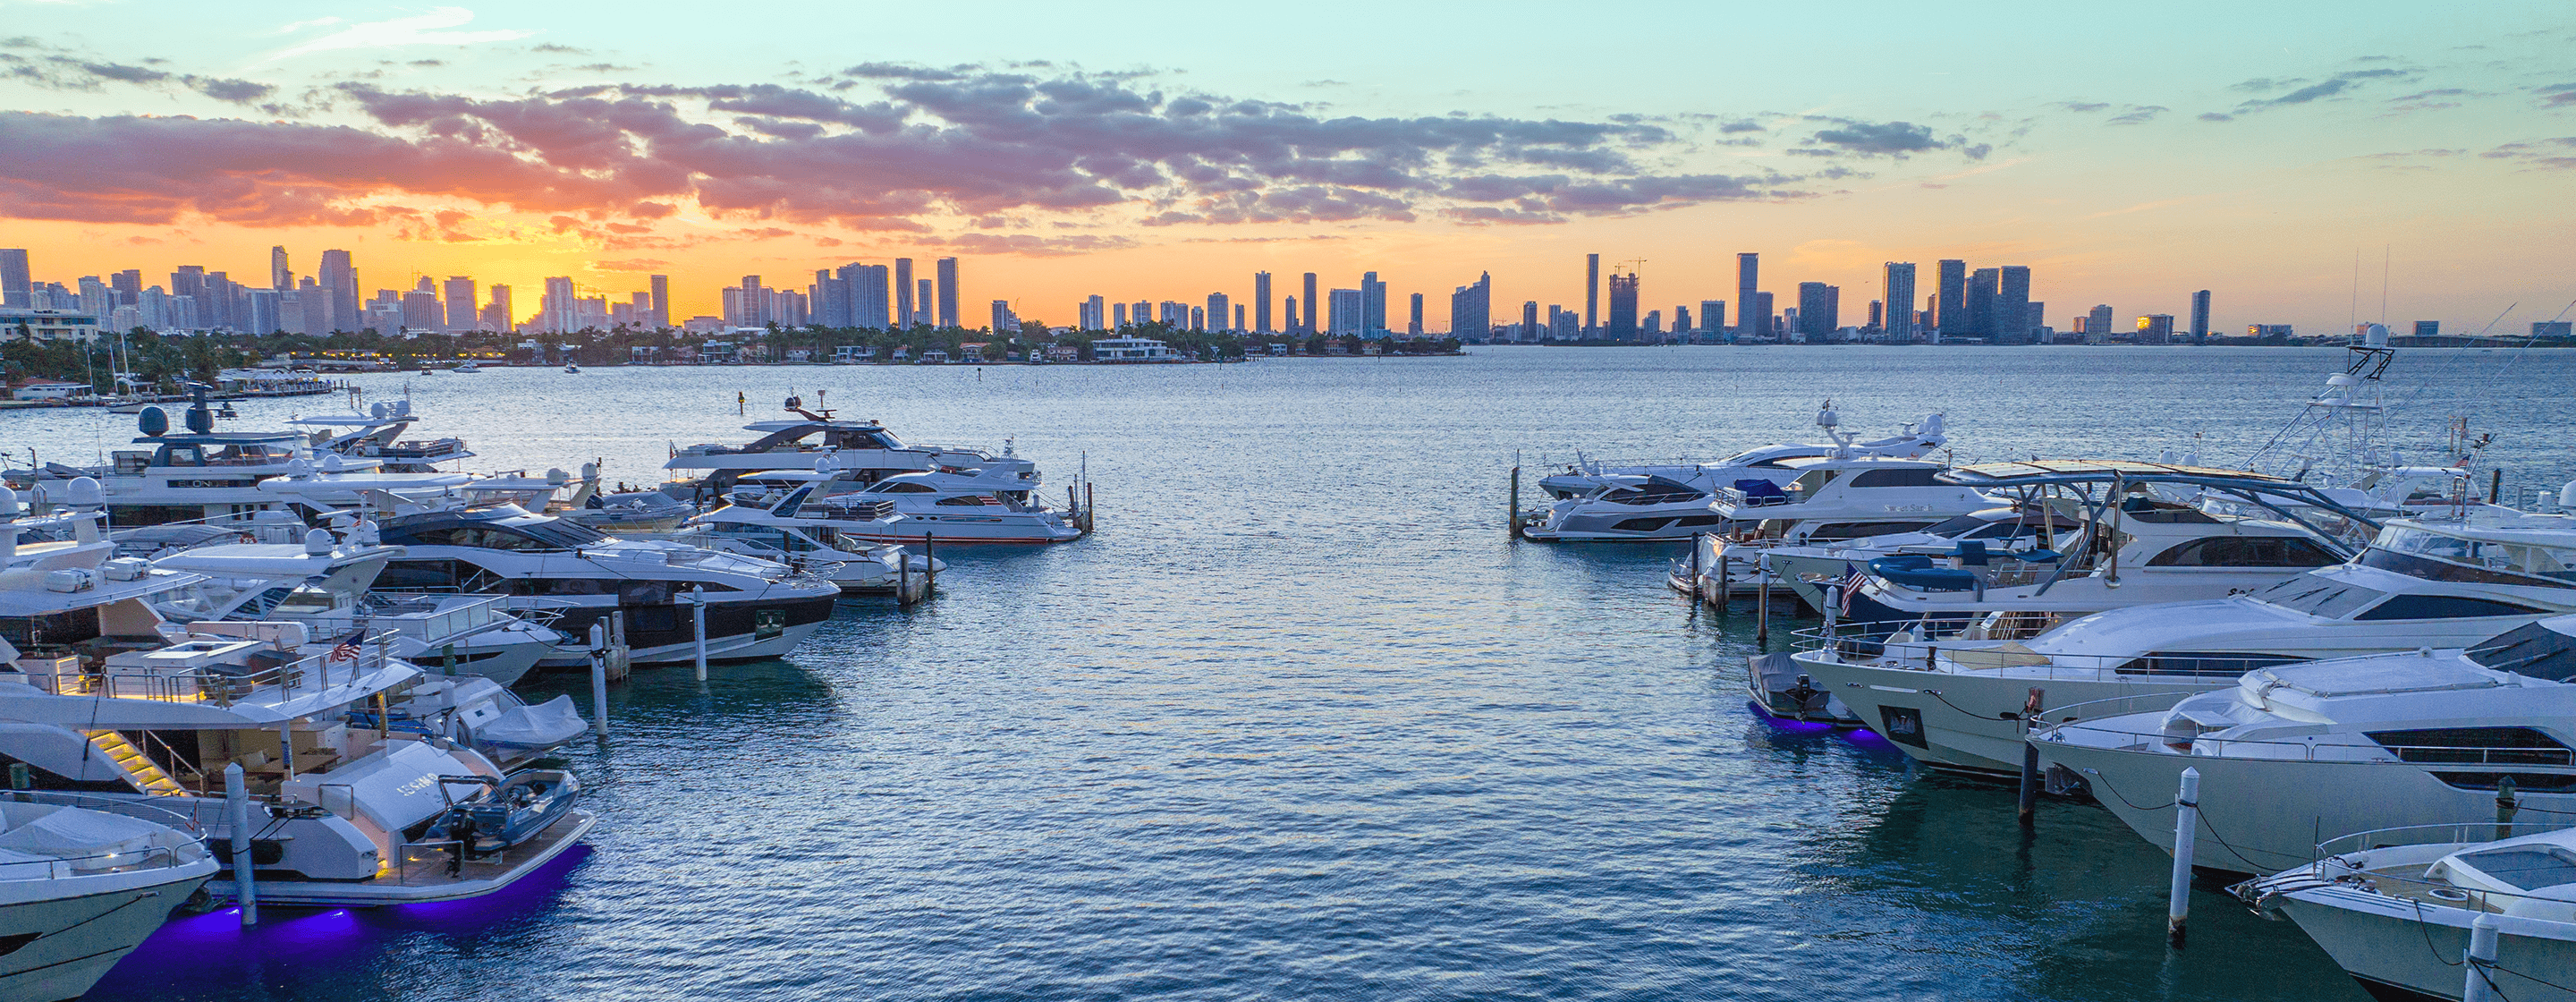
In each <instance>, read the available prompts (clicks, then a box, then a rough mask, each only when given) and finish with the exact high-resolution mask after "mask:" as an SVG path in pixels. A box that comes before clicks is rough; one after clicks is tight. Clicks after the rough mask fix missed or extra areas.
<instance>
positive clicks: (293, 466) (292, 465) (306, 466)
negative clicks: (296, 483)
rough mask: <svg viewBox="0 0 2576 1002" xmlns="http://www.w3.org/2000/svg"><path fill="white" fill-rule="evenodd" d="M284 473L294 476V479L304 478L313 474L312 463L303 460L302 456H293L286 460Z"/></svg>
mask: <svg viewBox="0 0 2576 1002" xmlns="http://www.w3.org/2000/svg"><path fill="white" fill-rule="evenodd" d="M286 475H287V476H290V477H294V478H296V479H298V480H302V479H304V478H306V477H309V476H312V475H313V464H312V463H310V462H307V461H305V459H304V457H302V456H297V457H295V458H293V459H290V460H287V461H286Z"/></svg>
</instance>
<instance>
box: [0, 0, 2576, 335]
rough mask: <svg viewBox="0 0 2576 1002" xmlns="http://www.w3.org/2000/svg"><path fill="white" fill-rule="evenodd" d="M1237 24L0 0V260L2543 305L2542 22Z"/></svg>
mask: <svg viewBox="0 0 2576 1002" xmlns="http://www.w3.org/2000/svg"><path fill="white" fill-rule="evenodd" d="M2056 7H2064V8H2066V9H2054V8H2056ZM1247 10H1250V8H1240V7H1231V6H1220V5H1209V4H1203V3H1141V2H1104V0H1094V2H1086V3H1081V4H1005V3H985V2H976V0H957V2H951V3H946V4H935V5H923V4H901V5H897V4H882V3H861V2H850V0H839V2H832V3H810V4H808V3H760V2H739V3H733V4H727V5H723V6H721V7H720V8H708V7H703V6H701V7H691V8H687V9H685V10H681V9H674V10H673V11H672V12H670V13H659V12H656V11H654V10H653V9H652V8H651V7H650V6H649V5H645V6H640V7H639V6H638V5H635V4H632V3H618V4H608V3H589V2H566V3H544V4H516V5H507V6H502V5H491V6H485V7H479V8H476V7H450V6H428V5H387V4H374V3H351V2H335V3H328V4H325V3H299V2H271V3H263V4H257V5H227V4H205V3H202V2H198V3H161V2H141V0H122V2H118V0H108V2H25V0H0V92H5V96H6V102H7V103H6V105H5V109H6V110H0V234H5V235H0V245H6V246H11V247H26V248H28V249H29V250H30V252H31V257H32V260H33V266H34V272H35V276H36V278H37V279H39V280H44V281H59V282H64V283H66V284H70V283H72V282H74V281H75V280H76V279H77V278H78V277H79V276H81V275H91V274H96V275H104V274H107V273H110V272H113V271H117V270H122V269H125V268H141V269H142V270H143V271H144V273H145V275H146V276H147V279H146V280H147V282H156V283H166V282H167V281H168V279H167V274H168V272H169V271H170V270H171V269H172V268H173V267H175V266H177V265H181V264H201V265H204V266H206V267H207V268H209V269H211V270H227V271H230V272H231V273H232V274H233V275H235V276H236V277H237V279H238V278H240V277H251V278H253V279H254V280H259V279H262V278H264V276H265V274H266V269H267V260H268V254H267V251H268V248H269V247H270V246H271V245H284V246H285V247H286V248H287V249H288V251H289V254H290V256H291V258H292V262H293V266H294V267H295V269H296V271H297V272H299V273H309V272H311V271H313V270H314V266H315V264H316V263H317V262H318V260H319V258H320V253H321V251H322V250H323V249H325V248H334V247H337V248H347V249H349V250H351V251H353V252H354V254H355V257H356V261H357V265H358V268H359V272H360V280H361V287H362V290H363V291H366V292H369V293H372V292H373V291H374V290H375V289H379V288H401V287H408V286H409V285H410V284H411V278H412V276H414V275H418V274H428V275H436V276H445V275H473V276H475V277H476V278H478V279H481V280H482V281H484V282H487V283H490V282H503V283H507V284H509V285H511V286H513V287H514V288H515V289H517V290H522V291H519V292H518V293H517V297H518V301H519V303H520V305H521V306H522V307H523V308H524V309H533V307H534V304H535V300H536V293H537V292H538V290H539V288H540V287H541V284H542V279H543V278H544V277H545V276H549V275H570V276H573V278H574V279H575V281H576V282H577V283H579V285H580V286H581V287H582V288H584V289H585V290H594V291H597V292H600V293H605V294H609V295H611V296H612V297H614V298H618V299H623V298H624V295H625V294H626V293H628V292H632V291H637V290H641V289H642V288H644V284H645V276H646V275H647V274H651V273H664V274H669V275H671V276H672V286H673V294H674V298H675V300H676V302H675V304H674V313H675V314H676V315H680V316H686V315H689V314H694V313H713V312H715V311H716V309H717V301H718V290H719V289H720V288H721V287H723V286H725V285H731V284H734V283H736V282H737V281H739V279H740V277H741V276H743V275H747V274H757V275H761V276H763V279H764V282H765V284H768V285H771V286H774V287H790V288H793V287H799V286H801V285H802V284H803V283H804V282H805V281H809V280H810V278H811V275H812V272H813V270H814V269H816V268H823V267H831V266H836V265H840V264H845V263H849V262H852V261H863V262H871V263H875V262H882V261H884V260H886V259H888V258H893V257H913V258H935V257H942V256H955V257H958V258H960V259H961V262H962V267H963V273H964V279H963V281H962V282H961V286H962V288H961V298H962V300H963V301H964V302H965V303H966V304H967V305H966V310H965V312H966V313H967V317H968V320H969V322H970V323H974V322H979V321H980V320H981V318H982V316H983V315H984V312H985V311H984V309H983V304H985V303H987V302H989V301H991V300H993V299H1008V300H1011V301H1013V302H1014V303H1015V305H1016V307H1017V309H1018V312H1019V313H1020V315H1021V316H1023V317H1028V318H1034V319H1042V320H1048V321H1051V322H1055V323H1059V324H1062V323H1069V322H1071V321H1072V320H1073V319H1074V312H1073V311H1074V306H1073V304H1074V303H1075V302H1076V301H1078V300H1079V299H1081V298H1082V297H1084V296H1087V295H1091V294H1094V293H1097V294H1100V295H1104V296H1106V297H1108V298H1109V300H1110V301H1112V302H1133V301H1136V300H1140V299H1141V300H1164V299H1177V300H1184V301H1202V300H1204V298H1205V297H1206V295H1207V294H1208V293H1210V292H1224V293H1227V294H1228V295H1230V296H1232V297H1233V298H1234V299H1235V301H1236V302H1244V301H1246V300H1247V299H1248V298H1249V297H1250V295H1251V291H1252V279H1251V275H1252V273H1253V272H1255V271H1264V270H1266V271H1270V272H1272V273H1273V274H1274V275H1275V276H1276V286H1275V291H1276V292H1278V293H1279V294H1282V295H1285V294H1289V293H1292V292H1294V291H1295V289H1294V288H1293V286H1295V285H1296V284H1297V282H1298V278H1297V276H1298V275H1299V273H1302V272H1307V271H1313V272H1318V273H1319V274H1320V275H1321V283H1322V285H1323V286H1324V287H1326V288H1335V287H1344V288H1355V287H1357V286H1358V284H1359V275H1360V273H1361V272H1363V271H1377V272H1379V273H1380V274H1381V277H1382V278H1384V280H1386V281H1387V282H1388V283H1389V286H1390V292H1391V296H1390V305H1391V308H1390V313H1392V314H1395V315H1396V316H1397V317H1399V318H1400V317H1401V315H1402V312H1403V306H1402V305H1401V304H1402V302H1403V299H1404V297H1405V295H1406V294H1408V293H1413V292H1422V293H1425V294H1426V296H1427V298H1428V300H1429V306H1428V311H1427V312H1428V319H1429V321H1430V326H1431V327H1432V328H1434V329H1444V328H1445V327H1446V326H1447V313H1448V309H1447V306H1448V303H1447V297H1448V293H1449V291H1450V290H1451V289H1452V288H1453V287H1455V286H1458V285H1463V284H1466V283H1469V282H1472V281H1474V280H1475V279H1476V277H1477V275H1478V274H1479V273H1483V272H1491V273H1492V275H1493V277H1494V295H1493V305H1494V314H1495V318H1496V319H1497V320H1498V321H1509V320H1512V319H1516V318H1517V315H1518V312H1519V304H1520V303H1521V302H1523V301H1525V300H1535V301H1537V302H1538V303H1539V304H1540V311H1541V313H1542V314H1544V312H1545V309H1546V306H1547V305H1548V304H1551V303H1558V304H1564V305H1567V306H1569V307H1571V308H1577V309H1579V308H1580V307H1581V306H1582V303H1583V260H1584V255H1585V254H1587V253H1598V254H1600V255H1601V257H1602V261H1603V263H1604V266H1605V269H1608V268H1612V267H1617V266H1621V265H1625V266H1627V267H1631V268H1634V269H1635V270H1637V271H1638V272H1639V273H1640V274H1641V275H1642V289H1643V295H1642V299H1643V300H1644V302H1643V307H1644V308H1648V309H1662V310H1664V311H1666V316H1667V317H1669V316H1670V311H1671V309H1672V307H1673V306H1674V305H1675V304H1689V305H1691V306H1692V308H1693V309H1694V311H1696V309H1697V304H1698V303H1699V302H1700V301H1701V300H1704V299H1725V300H1732V299H1734V298H1735V293H1734V285H1735V280H1734V271H1735V255H1736V254H1737V253H1738V252H1744V251H1751V252H1758V253H1760V254H1761V255H1762V268H1763V272H1762V275H1763V280H1762V285H1763V288H1764V289H1765V290H1766V291H1771V292H1773V293H1775V299H1776V301H1777V302H1778V304H1779V305H1783V306H1785V305H1789V304H1792V303H1794V302H1795V301H1796V288H1797V283H1799V282H1802V281H1822V282H1828V283H1832V284H1836V285H1839V286H1841V287H1842V290H1843V291H1842V314H1843V317H1844V318H1845V322H1846V323H1857V322H1858V321H1859V320H1860V319H1861V318H1863V317H1865V312H1866V309H1867V304H1868V302H1869V301H1870V300H1872V299H1875V298H1877V297H1878V295H1879V285H1880V278H1879V276H1880V265H1881V264H1882V263H1883V262H1886V261H1892V260H1893V261H1916V262H1920V263H1921V265H1922V269H1921V270H1922V272H1923V274H1924V275H1925V276H1927V277H1928V276H1929V274H1930V272H1931V269H1932V264H1931V263H1932V262H1933V261H1935V260H1937V259H1940V258H1950V257H1956V258H1964V259H1966V260H1967V261H1968V262H1969V263H1970V266H1971V267H1987V266H1993V265H2004V264H2020V265H2028V266H2029V267H2030V268H2031V269H2032V275H2033V289H2032V298H2033V299H2037V300H2043V301H2045V302H2047V304H2048V307H2047V310H2048V312H2047V317H2048V323H2050V324H2052V325H2054V326H2057V327H2058V328H2060V329H2066V328H2068V327H2070V326H2071V323H2070V319H2069V318H2071V317H2072V316H2075V315H2077V314H2080V313H2083V312H2084V311H2085V310H2086V309H2088V308H2089V307H2091V306H2092V305H2093V304H2096V303H2106V304H2110V305H2111V306H2112V307H2113V308H2114V310H2115V312H2116V313H2117V315H2119V316H2120V317H2121V318H2123V321H2124V322H2125V321H2126V320H2128V319H2129V318H2133V317H2135V316H2136V315H2138V314H2143V313H2171V314H2176V315H2184V314H2187V313H2188V312H2189V302H2190V295H2191V293H2192V291H2193V290H2196V289H2211V290H2213V293H2214V295H2213V300H2214V309H2213V326H2214V327H2215V328H2216V329H2218V330H2221V331H2230V330H2241V329H2242V328H2243V327H2244V326H2245V325H2247V324H2252V323H2290V324H2294V325H2296V326H2297V327H2298V328H2299V330H2301V331H2302V332H2306V333H2326V332H2332V331H2336V330H2340V329H2343V328H2344V327H2345V326H2346V325H2347V324H2348V323H2350V322H2351V321H2352V320H2353V319H2355V318H2358V319H2361V320H2365V321H2367V320H2372V319H2386V320H2389V321H2391V322H2392V323H2396V324H2400V325H2402V324H2403V323H2404V322H2406V321H2411V320H2417V319H2438V320H2441V321H2443V327H2444V332H2445V333H2477V332H2479V331H2480V330H2482V329H2486V328H2488V327H2489V326H2490V325H2492V328H2493V330H2494V331H2496V332H2498V333H2505V334H2515V333H2527V332H2528V330H2529V324H2530V322H2531V321H2533V320H2547V319H2551V318H2553V317H2557V316H2559V315H2561V313H2562V311H2565V310H2567V309H2568V307H2569V304H2570V303H2571V301H2576V271H2571V270H2570V269H2569V268H2568V267H2567V266H2566V263H2567V262H2568V261H2569V260H2571V259H2576V225H2571V222H2576V59H2571V58H2570V57H2569V54H2570V53H2576V44H2571V43H2576V7H2571V6H2569V5H2567V4H2565V3H2564V2H2563V0H2561V2H2556V3H2526V2H2515V0H2504V2H2486V3H2480V4H2475V5H2460V6H2454V7H2448V8H2442V7H2436V6H2435V5H2425V4H2420V3H2408V4H2385V3H2353V2H2344V3H2333V4H2323V3H2277V4H2242V3H2198V2H2175V3H2164V4H2155V5H2107V4H2104V5H2033V4H2028V3H2014V4H1999V3H1997V4H1989V3H1943V4H1925V3H1908V4H1866V3H1832V2H1826V3H1808V4H1799V5H1782V4H1738V3H1716V2H1699V3H1656V2H1634V3H1624V4H1620V5H1617V6H1613V7H1599V6H1582V5H1570V4H1563V3H1558V4H1548V5H1539V4H1524V3H1506V2H1489V3H1483V4H1476V5H1450V4H1441V5H1390V4H1383V3H1376V4H1362V3H1345V2H1338V0H1316V2H1307V3H1301V4H1297V5H1293V6H1292V7H1290V8H1280V9H1275V10H1263V11H1262V12H1260V13H1258V14H1257V15H1253V14H1246V13H1245V11H1247ZM2383 279H2384V281H2383ZM1918 288H1922V284H1921V283H1920V282H1918ZM1927 291H1928V290H1927ZM2383 300H2384V302H2385V306H2384V307H2383V306H2382V302H2383ZM1917 305H1918V306H1919V305H1920V304H1917ZM523 312H524V310H523Z"/></svg>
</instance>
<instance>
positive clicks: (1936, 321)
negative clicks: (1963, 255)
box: [1932, 258, 1977, 340]
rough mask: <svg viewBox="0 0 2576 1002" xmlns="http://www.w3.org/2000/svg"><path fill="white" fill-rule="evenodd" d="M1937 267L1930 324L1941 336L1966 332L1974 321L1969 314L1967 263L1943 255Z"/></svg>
mask: <svg viewBox="0 0 2576 1002" xmlns="http://www.w3.org/2000/svg"><path fill="white" fill-rule="evenodd" d="M1938 267H1939V268H1940V271H1941V274H1940V281H1941V286H1940V288H1938V289H1935V290H1933V293H1932V294H1933V297H1934V298H1933V300H1932V327H1933V329H1934V330H1937V331H1939V332H1940V333H1941V337H1942V338H1943V339H1945V340H1946V339H1948V338H1949V336H1950V335H1952V334H1969V333H1974V332H1975V330H1976V326H1977V325H1976V323H1975V321H1974V320H1973V319H1972V318H1971V317H1970V315H1969V313H1968V262H1966V261H1961V260H1958V259H1955V258H1944V259H1942V261H1941V263H1940V264H1939V265H1938Z"/></svg>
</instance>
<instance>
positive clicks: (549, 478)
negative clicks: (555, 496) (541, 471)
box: [546, 466, 572, 487]
mask: <svg viewBox="0 0 2576 1002" xmlns="http://www.w3.org/2000/svg"><path fill="white" fill-rule="evenodd" d="M571 481H572V474H569V473H565V472H564V471H563V467H560V466H558V467H555V468H553V469H550V470H547V471H546V485H547V486H549V487H561V486H563V485H564V484H566V483H569V482H571Z"/></svg>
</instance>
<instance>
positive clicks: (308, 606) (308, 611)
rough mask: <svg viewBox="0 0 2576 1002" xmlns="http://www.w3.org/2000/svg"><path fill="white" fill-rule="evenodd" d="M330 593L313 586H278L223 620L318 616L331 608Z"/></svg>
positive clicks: (242, 620) (244, 603)
mask: <svg viewBox="0 0 2576 1002" xmlns="http://www.w3.org/2000/svg"><path fill="white" fill-rule="evenodd" d="M333 605H334V602H333V601H332V598H331V593H330V592H327V591H323V590H322V589H320V588H316V587H313V586H312V585H278V586H276V587H273V588H270V589H268V590H266V591H263V592H260V593H259V594H258V595H256V596H254V597H252V598H251V599H250V600H249V601H247V602H243V603H242V604H241V605H240V606H239V607H236V608H235V609H233V611H231V612H227V613H225V614H224V619H225V620H227V621H230V622H235V623H246V622H252V621H255V620H262V619H267V618H269V617H270V616H315V615H320V614H322V613H326V612H329V611H331V608H332V606H333Z"/></svg>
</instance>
